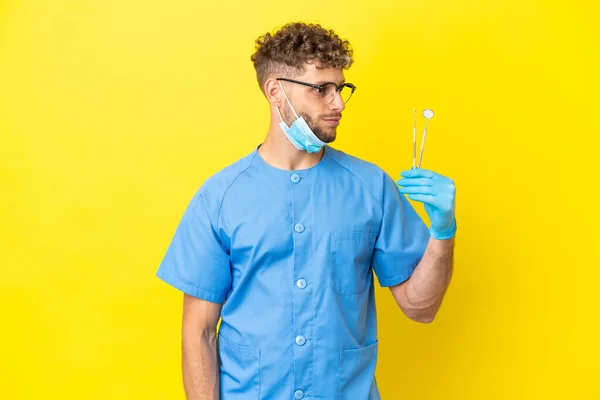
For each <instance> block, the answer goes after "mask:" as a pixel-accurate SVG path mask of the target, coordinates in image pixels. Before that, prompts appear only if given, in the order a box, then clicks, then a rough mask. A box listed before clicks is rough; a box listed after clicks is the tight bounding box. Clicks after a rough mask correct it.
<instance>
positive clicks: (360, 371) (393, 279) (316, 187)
mask: <svg viewBox="0 0 600 400" xmlns="http://www.w3.org/2000/svg"><path fill="white" fill-rule="evenodd" d="M259 147H260V146H259ZM257 150H258V148H257V149H255V150H254V151H253V152H252V153H250V154H249V155H247V156H246V157H244V158H242V159H241V160H239V161H237V162H236V163H234V164H232V165H230V166H228V167H226V168H224V169H223V170H221V171H219V172H218V173H216V174H215V175H213V176H211V177H210V178H209V179H207V180H206V181H205V183H204V184H203V185H202V187H201V188H200V189H199V190H198V192H197V193H196V194H195V196H194V197H193V198H192V200H191V202H190V203H189V205H188V207H187V209H186V211H185V213H184V215H183V218H182V220H181V222H180V224H179V226H178V228H177V230H176V232H175V235H174V237H173V239H172V242H171V244H170V247H169V248H168V250H167V253H166V255H165V257H164V259H163V261H162V264H161V265H160V268H159V270H158V272H157V275H158V277H160V278H161V279H163V280H164V281H166V282H167V283H169V284H170V285H172V286H174V287H175V288H177V289H179V290H181V291H183V292H185V293H187V294H189V295H192V296H195V297H199V298H201V299H205V300H208V301H210V302H215V303H224V305H223V308H222V312H221V318H222V320H221V326H220V329H219V333H218V352H219V355H220V379H221V399H222V400H248V399H265V400H280V399H295V400H300V399H353V400H367V399H368V400H371V399H379V398H380V395H379V390H378V388H377V382H376V379H375V375H374V374H375V366H376V363H377V346H378V340H377V316H376V308H375V293H374V278H373V276H374V275H373V273H375V275H376V276H377V279H378V281H379V284H380V285H381V286H393V285H397V284H399V283H402V282H404V281H405V280H406V279H408V278H409V277H410V275H411V274H412V272H413V270H414V268H415V267H416V265H417V264H418V262H419V261H420V260H421V258H422V256H423V254H424V251H425V248H426V246H427V243H428V241H429V236H430V234H429V230H428V228H427V226H426V225H425V223H424V222H423V220H422V219H421V218H420V217H419V215H418V214H417V213H416V211H415V210H414V208H413V207H412V206H411V204H410V203H409V202H408V200H407V199H406V198H405V197H404V196H403V195H402V194H401V193H400V192H399V191H398V187H397V186H396V183H395V181H394V180H393V179H392V178H391V177H390V176H389V175H388V174H386V173H385V172H384V171H383V170H382V169H380V168H379V167H377V166H376V165H374V164H372V163H369V162H366V161H363V160H360V159H358V158H356V157H353V156H350V155H348V154H346V153H344V152H342V151H340V150H336V149H334V148H332V147H330V146H325V147H324V154H323V158H322V159H321V161H320V162H319V163H318V164H317V165H315V166H313V167H311V168H308V169H303V170H295V171H286V170H281V169H278V168H275V167H272V166H270V165H269V164H267V163H266V162H265V161H264V160H263V159H262V157H261V156H260V155H259V154H258V151H257Z"/></svg>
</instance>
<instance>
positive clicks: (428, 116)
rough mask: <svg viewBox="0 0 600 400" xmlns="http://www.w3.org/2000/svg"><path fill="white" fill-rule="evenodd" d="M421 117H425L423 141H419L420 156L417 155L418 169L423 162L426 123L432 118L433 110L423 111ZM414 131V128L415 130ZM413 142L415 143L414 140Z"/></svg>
mask: <svg viewBox="0 0 600 400" xmlns="http://www.w3.org/2000/svg"><path fill="white" fill-rule="evenodd" d="M423 117H425V129H424V131H423V139H421V154H420V155H419V167H418V168H421V162H422V161H423V150H424V149H425V138H426V137H427V123H428V122H429V120H430V119H431V118H433V110H430V109H429V108H427V109H425V110H424V111H423ZM415 118H416V117H415ZM415 131H416V128H415ZM414 142H416V138H415V139H414ZM413 147H414V145H413ZM413 165H414V156H413Z"/></svg>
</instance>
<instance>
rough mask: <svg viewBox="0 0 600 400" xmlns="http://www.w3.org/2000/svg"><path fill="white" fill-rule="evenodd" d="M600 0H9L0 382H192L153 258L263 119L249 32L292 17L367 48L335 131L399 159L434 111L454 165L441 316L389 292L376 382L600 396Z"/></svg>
mask: <svg viewBox="0 0 600 400" xmlns="http://www.w3.org/2000/svg"><path fill="white" fill-rule="evenodd" d="M599 17H600V15H599V13H598V9H597V6H596V2H594V1H571V2H566V1H532V0H519V1H517V0H510V1H479V0H457V1H442V0H437V1H434V0H419V1H417V0H415V1H380V0H375V1H368V2H362V1H332V2H327V1H323V0H318V1H314V0H308V1H302V2H281V1H279V2H275V1H263V2H249V1H236V2H234V3H230V2H216V1H211V2H206V1H191V0H172V1H169V2H166V1H162V2H158V1H139V0H135V1H121V0H104V1H101V0H87V1H86V0H78V1H76V0H52V1H50V0H47V1H33V0H21V1H17V0H4V1H2V2H0V134H1V139H0V178H1V191H0V206H1V208H0V224H1V227H0V243H1V246H2V249H1V251H0V267H1V274H0V302H1V304H2V317H1V318H2V329H1V330H0V343H1V344H0V346H1V350H0V351H1V353H0V382H1V383H0V398H2V399H37V398H44V399H79V398H85V399H177V398H183V390H182V386H181V373H180V361H179V360H180V353H179V349H180V344H179V340H180V339H179V335H180V316H181V305H182V296H181V294H180V293H179V292H177V291H176V290H175V289H172V288H171V287H169V286H167V285H166V284H164V283H162V282H161V281H160V280H159V279H158V278H156V277H155V275H154V274H155V272H156V269H157V267H158V265H159V263H160V261H161V259H162V256H163V255H164V253H165V251H166V248H167V246H168V244H169V241H170V239H171V237H172V235H173V233H174V230H175V227H176V225H177V223H178V222H179V219H180V217H181V215H182V213H183V211H184V209H185V207H186V205H187V202H188V201H189V200H190V199H191V196H192V195H193V193H194V192H195V191H196V189H197V188H198V187H199V186H200V185H201V184H202V182H203V180H204V179H206V178H207V177H208V176H210V175H211V174H213V173H215V172H217V171H218V170H219V169H221V168H223V167H224V166H226V165H228V164H230V163H232V162H234V161H236V160H237V159H239V158H241V157H243V156H244V155H246V154H247V153H249V152H250V151H252V149H253V148H254V147H255V146H256V145H257V144H258V143H260V141H261V140H262V139H263V137H264V134H265V133H266V128H267V124H268V107H267V103H266V101H265V100H264V98H263V97H262V94H261V93H260V91H259V89H258V85H257V83H256V80H255V74H254V70H253V67H252V65H251V63H250V61H249V57H250V54H251V53H252V51H253V48H254V42H253V41H254V39H255V38H256V37H257V36H258V35H260V34H262V33H264V32H266V31H271V30H273V29H274V28H277V27H279V26H281V25H282V24H284V23H286V22H288V21H295V20H303V21H308V22H320V23H322V24H323V25H324V26H326V27H328V28H333V29H335V30H336V31H337V32H338V33H339V34H340V35H341V36H343V37H346V38H348V39H349V40H350V41H351V43H352V44H353V46H354V49H355V58H356V63H355V65H354V66H353V67H352V68H351V69H350V70H349V71H348V72H347V73H346V77H347V80H348V81H350V82H353V83H355V84H356V85H357V86H358V90H357V92H356V94H355V97H354V98H353V99H352V101H351V102H350V103H349V104H348V107H347V109H346V111H345V114H344V120H343V124H342V125H341V126H340V128H339V135H338V140H337V141H336V142H335V146H334V147H337V148H340V149H342V150H344V151H346V152H349V153H351V154H354V155H356V156H359V157H361V158H364V159H367V160H370V161H373V162H375V163H377V164H378V165H380V166H381V167H382V168H384V169H385V170H386V171H387V172H389V173H390V174H391V175H392V176H394V177H398V174H399V172H400V171H401V170H403V169H407V168H409V167H410V166H411V163H412V109H413V108H417V109H418V110H419V111H421V110H423V109H424V108H426V107H430V108H432V109H433V110H435V112H436V116H435V118H434V119H433V120H432V121H431V123H430V125H429V133H428V138H427V139H428V141H427V146H426V150H425V156H424V162H423V168H428V169H433V170H435V171H437V172H439V173H441V174H443V175H447V176H450V177H452V178H454V179H455V181H456V185H457V218H458V224H459V231H458V236H457V247H456V271H455V275H454V280H453V282H452V285H451V287H450V290H449V292H448V294H447V297H446V299H445V301H444V304H443V308H442V310H441V312H440V313H439V315H438V318H437V319H436V321H435V322H434V323H433V324H430V325H421V324H417V323H414V322H412V321H410V320H408V319H407V318H406V317H404V315H403V314H402V313H401V311H400V310H399V309H398V308H397V306H396V305H395V303H394V302H393V299H392V297H391V295H390V294H389V292H388V291H387V290H381V289H380V288H378V292H377V294H378V306H379V311H380V314H379V315H380V340H381V344H380V346H381V347H380V349H381V350H380V359H379V364H378V369H377V376H378V380H379V385H380V389H381V392H382V395H383V398H384V399H403V398H405V399H534V398H539V399H598V398H600V384H599V383H598V380H599V375H600V372H599V367H598V360H599V359H600V348H599V344H598V341H599V340H600V335H599V333H600V332H599V329H598V316H599V312H598V305H599V304H600V302H599V300H600V298H599V297H600V296H599V294H598V292H599V290H598V288H597V286H598V278H599V277H600V273H599V272H598V271H599V269H600V262H599V261H600V257H599V254H598V247H600V246H599V242H600V241H599V240H598V234H599V233H600V229H599V227H600V221H599V218H598V204H599V203H600V202H599V201H598V197H597V195H598V177H597V172H598V148H597V136H598V133H599V129H598V128H599V123H598V116H597V114H598V106H599V104H598V101H597V98H598V93H599V91H598V90H599V87H598V86H599V85H598V78H597V75H596V74H597V72H598V68H599V66H600V65H599V62H598V54H599V48H598V38H599V36H600V34H599V29H598V27H597V24H598V20H599ZM422 128H423V120H422V118H420V119H419V140H420V135H421V133H422ZM415 204H416V203H415ZM416 207H417V209H418V211H419V212H420V213H421V215H422V216H423V217H424V218H426V215H425V213H424V211H423V207H422V205H421V204H416Z"/></svg>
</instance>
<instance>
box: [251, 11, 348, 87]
mask: <svg viewBox="0 0 600 400" xmlns="http://www.w3.org/2000/svg"><path fill="white" fill-rule="evenodd" d="M255 50H256V51H255V52H254V54H252V56H251V57H250V59H251V60H252V62H253V63H254V68H255V69H256V77H257V79H258V84H259V86H260V89H261V90H262V91H263V93H264V85H265V82H266V81H267V80H268V79H269V78H271V77H273V76H276V75H277V76H286V77H294V76H298V75H300V74H301V73H302V71H303V69H304V65H305V64H307V63H308V64H313V63H314V64H315V66H316V67H317V68H343V69H348V68H350V66H351V65H352V63H353V61H354V60H353V59H352V53H353V51H352V49H351V48H350V43H349V42H348V41H347V40H342V39H341V38H340V37H339V36H338V35H337V34H336V33H335V32H334V31H333V30H327V29H324V28H323V27H322V26H321V25H319V24H306V23H302V22H292V23H289V24H286V25H284V26H283V27H282V28H281V29H280V30H278V31H277V32H275V33H274V34H271V33H266V34H264V35H262V36H260V37H259V38H258V39H256V49H255Z"/></svg>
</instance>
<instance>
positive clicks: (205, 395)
mask: <svg viewBox="0 0 600 400" xmlns="http://www.w3.org/2000/svg"><path fill="white" fill-rule="evenodd" d="M182 339H183V340H182V368H183V384H184V388H185V394H186V397H187V399H188V400H219V397H220V395H219V366H218V361H217V345H216V333H215V332H214V331H213V332H205V333H202V334H198V333H197V331H195V332H185V331H184V333H183V338H182Z"/></svg>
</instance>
